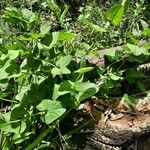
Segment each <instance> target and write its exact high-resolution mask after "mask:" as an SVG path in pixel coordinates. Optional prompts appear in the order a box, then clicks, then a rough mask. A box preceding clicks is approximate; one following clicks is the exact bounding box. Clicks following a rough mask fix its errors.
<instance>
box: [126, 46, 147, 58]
mask: <svg viewBox="0 0 150 150" xmlns="http://www.w3.org/2000/svg"><path fill="white" fill-rule="evenodd" d="M127 47H128V48H129V49H130V51H131V53H133V55H135V56H139V55H141V54H147V52H148V51H147V49H145V48H143V47H142V48H141V47H138V46H135V45H132V44H129V43H128V44H127Z"/></svg>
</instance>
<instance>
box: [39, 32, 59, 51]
mask: <svg viewBox="0 0 150 150" xmlns="http://www.w3.org/2000/svg"><path fill="white" fill-rule="evenodd" d="M58 38H59V32H53V33H51V34H48V35H46V36H45V37H44V38H43V39H41V42H39V43H38V48H39V49H45V50H50V49H51V48H53V47H54V45H55V44H56V43H57V41H58Z"/></svg>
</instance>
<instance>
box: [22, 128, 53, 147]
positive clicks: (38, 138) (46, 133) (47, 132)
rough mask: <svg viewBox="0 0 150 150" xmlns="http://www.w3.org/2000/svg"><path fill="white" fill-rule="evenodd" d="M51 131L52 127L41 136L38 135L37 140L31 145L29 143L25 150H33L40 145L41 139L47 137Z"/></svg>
mask: <svg viewBox="0 0 150 150" xmlns="http://www.w3.org/2000/svg"><path fill="white" fill-rule="evenodd" d="M52 130H53V127H49V128H48V129H46V130H45V131H43V132H42V134H40V135H39V136H38V137H37V139H35V141H34V142H33V143H31V144H30V145H29V146H27V147H26V148H25V150H33V149H34V148H35V147H36V146H37V145H38V144H40V143H41V141H42V139H43V138H44V137H45V136H46V135H48V134H49V133H50V132H51V131H52Z"/></svg>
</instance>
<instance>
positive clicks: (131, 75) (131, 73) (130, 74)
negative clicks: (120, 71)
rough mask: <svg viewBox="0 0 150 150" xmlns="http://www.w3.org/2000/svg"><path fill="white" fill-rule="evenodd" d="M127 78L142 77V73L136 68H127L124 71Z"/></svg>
mask: <svg viewBox="0 0 150 150" xmlns="http://www.w3.org/2000/svg"><path fill="white" fill-rule="evenodd" d="M126 77H127V78H141V77H144V73H143V72H140V71H138V70H129V71H127V72H126Z"/></svg>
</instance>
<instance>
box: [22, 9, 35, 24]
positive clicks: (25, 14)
mask: <svg viewBox="0 0 150 150" xmlns="http://www.w3.org/2000/svg"><path fill="white" fill-rule="evenodd" d="M21 12H22V16H23V17H24V19H26V20H28V21H29V22H30V23H31V22H33V21H34V20H35V14H34V13H33V12H32V11H30V10H28V9H26V8H23V9H21Z"/></svg>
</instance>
